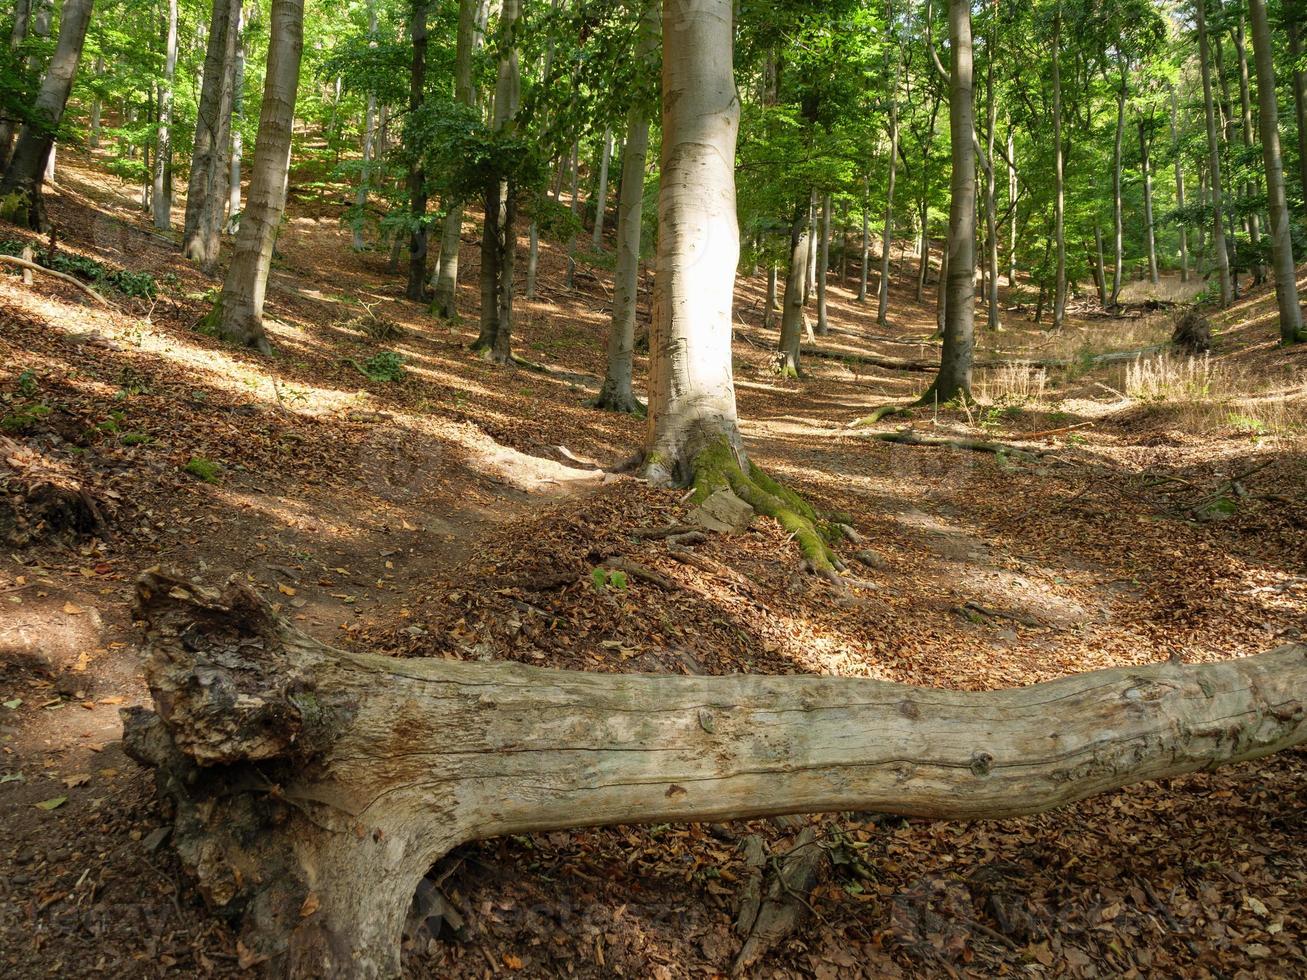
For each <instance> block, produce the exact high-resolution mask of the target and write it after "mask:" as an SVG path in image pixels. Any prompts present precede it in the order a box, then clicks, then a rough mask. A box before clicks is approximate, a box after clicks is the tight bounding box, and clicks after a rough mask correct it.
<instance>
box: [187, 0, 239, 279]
mask: <svg viewBox="0 0 1307 980" xmlns="http://www.w3.org/2000/svg"><path fill="white" fill-rule="evenodd" d="M241 2H242V0H213V12H212V15H211V17H210V21H209V39H208V44H207V47H206V51H205V56H204V77H203V80H202V82H201V85H200V101H199V107H198V110H197V115H196V120H195V143H194V147H193V149H192V152H191V176H190V182H189V184H188V187H187V192H186V219H185V225H184V227H183V232H182V253H183V254H184V255H185V256H186V257H187V258H188V259H191V260H192V261H194V262H198V263H199V265H200V267H201V268H202V269H204V270H205V271H211V270H212V269H213V267H214V266H215V265H217V263H218V257H219V249H220V247H221V236H222V218H223V205H224V203H225V201H224V198H225V197H226V195H227V191H228V187H227V178H228V166H227V161H228V152H229V151H228V145H229V144H230V142H231V107H232V102H233V99H234V98H235V85H234V84H233V82H234V75H235V72H234V71H233V70H232V69H233V67H234V66H235V63H236V34H237V25H238V23H239V21H240V11H241Z"/></svg>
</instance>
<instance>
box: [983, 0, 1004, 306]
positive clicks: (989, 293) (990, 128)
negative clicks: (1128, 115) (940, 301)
mask: <svg viewBox="0 0 1307 980" xmlns="http://www.w3.org/2000/svg"><path fill="white" fill-rule="evenodd" d="M994 14H995V20H994V26H993V27H992V28H991V30H990V38H989V44H988V47H989V50H988V52H987V57H986V70H985V117H986V118H985V138H986V141H987V149H986V151H985V152H986V159H985V161H984V171H985V243H986V251H985V263H984V266H983V268H984V269H985V270H987V271H988V273H989V278H988V281H987V282H986V283H985V300H986V305H987V306H988V310H989V321H988V325H989V329H990V330H1002V329H1003V323H1002V321H1001V320H1000V319H999V313H998V214H997V213H996V212H997V207H996V202H997V187H998V184H997V181H998V175H997V174H996V173H995V168H994V140H995V134H996V132H997V130H998V101H997V99H996V98H995V93H994V62H995V60H996V51H995V46H996V35H997V31H998V26H997V25H998V20H997V14H998V4H997V0H995V4H994Z"/></svg>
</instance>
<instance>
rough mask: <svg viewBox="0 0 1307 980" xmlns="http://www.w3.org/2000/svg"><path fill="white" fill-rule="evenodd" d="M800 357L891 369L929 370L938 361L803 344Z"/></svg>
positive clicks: (933, 368)
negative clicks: (907, 358) (828, 348)
mask: <svg viewBox="0 0 1307 980" xmlns="http://www.w3.org/2000/svg"><path fill="white" fill-rule="evenodd" d="M799 354H800V356H802V357H819V358H824V359H826V360H830V361H846V362H848V363H850V364H870V365H871V366H872V367H882V368H888V369H889V370H891V371H920V372H930V371H938V370H939V362H938V361H935V362H934V363H931V362H929V361H905V360H904V359H903V358H901V357H886V356H884V355H881V354H860V353H858V352H856V351H842V350H827V349H826V348H824V347H812V346H810V345H808V344H803V345H801V346H800V347H799Z"/></svg>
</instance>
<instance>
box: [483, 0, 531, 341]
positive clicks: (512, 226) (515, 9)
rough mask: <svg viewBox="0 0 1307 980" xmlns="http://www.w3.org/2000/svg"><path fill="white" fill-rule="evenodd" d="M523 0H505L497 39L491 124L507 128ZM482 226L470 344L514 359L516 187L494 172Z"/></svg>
mask: <svg viewBox="0 0 1307 980" xmlns="http://www.w3.org/2000/svg"><path fill="white" fill-rule="evenodd" d="M521 15H522V4H521V0H504V2H503V6H502V7H501V9H500V14H499V38H498V40H497V43H496V48H497V50H496V55H497V60H498V65H499V67H498V72H497V75H496V79H495V110H494V116H493V117H492V118H491V128H492V129H493V131H494V132H496V133H511V132H513V131H514V129H515V128H516V120H517V110H518V104H519V102H520V100H521V85H522V79H521V73H520V69H519V66H518V57H519V56H518V49H517V34H518V31H519V30H520V24H519V20H520V18H521ZM485 212H486V217H485V226H484V228H483V230H482V233H481V334H480V336H478V337H477V340H476V343H475V344H473V345H472V349H473V350H474V351H476V352H478V353H479V354H480V355H481V356H482V357H483V358H485V359H486V360H487V361H491V362H493V363H495V364H508V363H510V362H511V361H512V360H513V269H514V266H515V264H516V258H517V255H516V253H517V230H516V218H517V187H516V185H515V184H514V182H513V181H511V180H509V179H507V178H501V177H498V176H493V177H491V178H490V179H489V180H488V181H487V182H486V190H485Z"/></svg>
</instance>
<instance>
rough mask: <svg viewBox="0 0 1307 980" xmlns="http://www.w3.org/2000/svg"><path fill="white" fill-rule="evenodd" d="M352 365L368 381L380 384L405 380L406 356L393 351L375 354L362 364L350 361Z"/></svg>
mask: <svg viewBox="0 0 1307 980" xmlns="http://www.w3.org/2000/svg"><path fill="white" fill-rule="evenodd" d="M350 363H351V364H353V365H354V367H355V368H357V369H358V371H359V373H360V374H362V375H363V376H364V377H366V378H367V379H368V380H370V381H376V382H378V383H379V384H385V383H387V382H391V381H403V380H404V355H403V354H396V353H395V352H394V351H391V350H384V351H382V352H381V353H380V354H373V355H372V356H371V357H369V358H368V359H367V360H366V361H364V362H363V363H362V364H359V363H358V362H357V361H350Z"/></svg>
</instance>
